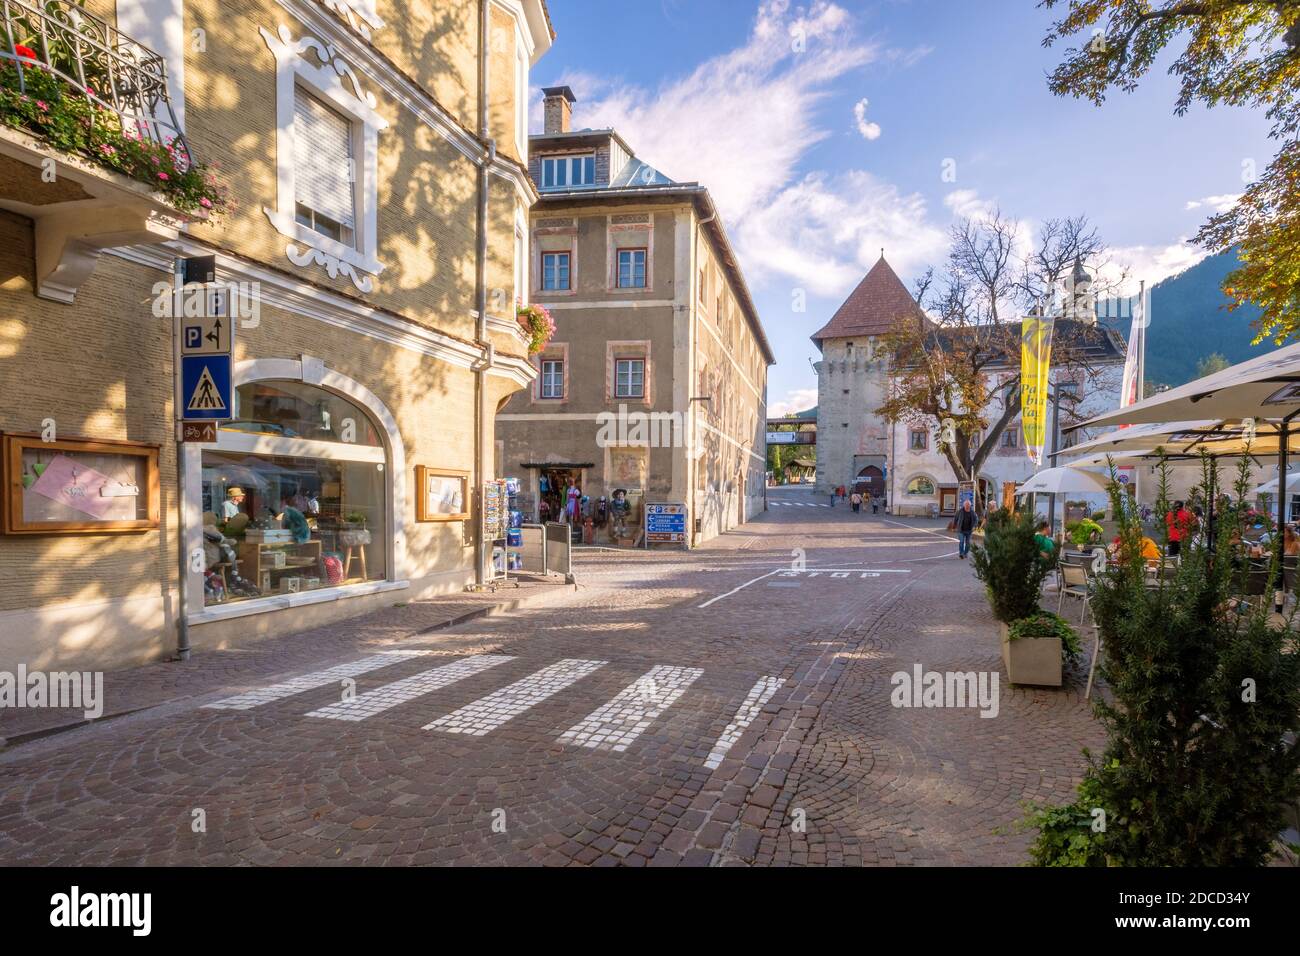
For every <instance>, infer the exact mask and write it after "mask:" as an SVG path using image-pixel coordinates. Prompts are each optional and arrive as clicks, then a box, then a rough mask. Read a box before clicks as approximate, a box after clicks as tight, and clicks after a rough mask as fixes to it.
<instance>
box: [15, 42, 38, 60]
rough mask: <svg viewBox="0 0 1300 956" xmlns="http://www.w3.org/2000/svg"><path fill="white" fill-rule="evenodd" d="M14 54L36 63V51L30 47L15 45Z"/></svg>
mask: <svg viewBox="0 0 1300 956" xmlns="http://www.w3.org/2000/svg"><path fill="white" fill-rule="evenodd" d="M14 53H16V54H18V55H19V56H20V57H22V58H23V59H24V60H31V61H32V62H33V63H35V62H36V51H35V50H33V49H32V48H31V47H29V46H23V45H22V44H21V43H15V44H14Z"/></svg>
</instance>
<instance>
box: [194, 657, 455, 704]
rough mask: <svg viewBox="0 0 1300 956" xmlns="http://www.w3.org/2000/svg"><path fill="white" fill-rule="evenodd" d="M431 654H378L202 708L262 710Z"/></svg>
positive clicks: (251, 691)
mask: <svg viewBox="0 0 1300 956" xmlns="http://www.w3.org/2000/svg"><path fill="white" fill-rule="evenodd" d="M432 653H433V652H432V651H427V650H412V651H380V652H379V653H378V654H374V655H371V656H370V657H363V658H361V660H359V661H352V662H351V663H348V664H340V665H339V666H337V667H330V668H327V669H326V670H323V671H313V672H312V673H310V674H303V675H302V676H301V677H294V678H291V679H290V680H287V681H282V682H281V683H279V684H272V685H271V686H269V687H262V688H259V689H258V690H250V691H249V692H248V693H246V694H240V695H239V696H237V697H227V698H225V699H224V700H218V701H214V702H213V703H211V704H204V705H203V706H204V708H206V709H208V710H252V709H253V708H254V707H261V706H262V705H263V704H269V703H271V701H274V700H283V699H284V698H285V697H292V696H293V695H294V694H301V693H303V692H304V691H309V690H314V689H315V688H317V687H325V686H326V685H328V684H337V683H338V682H339V681H342V680H345V679H347V678H349V677H357V676H359V675H361V674H366V673H369V672H370V671H373V670H378V669H379V668H381V667H388V666H389V665H390V664H396V663H398V662H399V661H403V660H409V659H410V658H412V657H423V656H424V655H426V654H432Z"/></svg>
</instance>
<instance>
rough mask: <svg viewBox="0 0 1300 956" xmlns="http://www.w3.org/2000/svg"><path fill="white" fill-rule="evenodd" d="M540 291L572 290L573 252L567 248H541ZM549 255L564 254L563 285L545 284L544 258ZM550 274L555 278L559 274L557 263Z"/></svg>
mask: <svg viewBox="0 0 1300 956" xmlns="http://www.w3.org/2000/svg"><path fill="white" fill-rule="evenodd" d="M541 255H542V284H541V286H540V289H541V291H542V292H571V291H573V253H572V252H570V251H569V250H568V249H543V250H542V253H541ZM550 256H556V257H558V256H564V260H565V262H564V285H562V286H559V285H557V286H548V285H547V284H546V260H547V258H548V257H550ZM551 271H552V274H554V275H555V276H556V277H557V278H558V276H559V274H560V270H559V267H558V265H557V266H556V268H554V269H553V270H551Z"/></svg>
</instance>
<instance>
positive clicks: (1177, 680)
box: [1030, 459, 1300, 867]
mask: <svg viewBox="0 0 1300 956" xmlns="http://www.w3.org/2000/svg"><path fill="white" fill-rule="evenodd" d="M1202 467H1203V482H1204V486H1203V487H1204V490H1203V493H1204V494H1206V496H1207V498H1208V497H1211V496H1215V495H1217V494H1218V493H1219V492H1220V491H1221V489H1220V486H1219V482H1218V475H1217V467H1216V466H1215V464H1214V463H1213V462H1211V461H1209V460H1208V459H1207V460H1206V461H1204V462H1203V465H1202ZM1160 471H1161V495H1160V498H1161V501H1159V502H1158V503H1157V513H1163V512H1165V511H1166V510H1167V501H1165V500H1164V499H1166V498H1167V495H1165V494H1164V489H1165V488H1166V487H1167V482H1168V469H1167V466H1162V467H1161V470H1160ZM1240 475H1244V476H1245V477H1244V478H1239V482H1238V483H1239V484H1242V483H1243V482H1246V481H1248V480H1249V469H1248V468H1246V467H1245V466H1244V465H1243V467H1242V469H1241V471H1240ZM1112 479H1113V476H1112ZM1239 498H1240V496H1239ZM1111 500H1112V504H1113V506H1114V512H1115V515H1116V517H1117V520H1118V521H1119V523H1120V537H1121V539H1122V549H1123V550H1124V551H1126V552H1128V553H1136V551H1137V549H1138V547H1139V541H1140V535H1141V530H1140V526H1139V522H1138V519H1137V516H1136V514H1135V510H1134V507H1133V505H1132V502H1131V501H1130V499H1129V497H1128V495H1127V494H1125V493H1124V492H1122V491H1121V490H1120V489H1119V485H1118V482H1115V481H1114V480H1112V487H1111ZM1217 518H1218V520H1217V521H1216V527H1215V529H1214V530H1215V542H1216V546H1215V548H1214V550H1213V551H1211V550H1209V549H1208V548H1206V547H1189V548H1185V549H1184V550H1183V556H1182V560H1181V562H1180V563H1179V564H1178V566H1177V568H1176V570H1175V572H1174V574H1173V576H1172V577H1171V578H1168V579H1165V580H1163V581H1162V583H1161V584H1160V586H1158V587H1148V586H1146V583H1145V581H1144V572H1143V568H1142V564H1141V562H1139V561H1130V562H1127V563H1125V564H1120V565H1118V566H1116V567H1114V568H1112V569H1111V570H1109V571H1107V572H1106V573H1105V574H1104V575H1102V576H1101V577H1100V578H1099V579H1098V582H1097V584H1096V585H1095V587H1094V590H1093V596H1092V601H1091V606H1092V611H1093V614H1094V616H1095V618H1096V621H1097V626H1098V627H1099V628H1100V630H1101V635H1102V638H1103V643H1104V646H1105V653H1104V654H1103V656H1102V659H1101V661H1100V663H1099V665H1098V672H1099V674H1100V675H1101V677H1102V679H1103V680H1104V682H1105V684H1106V685H1107V687H1108V688H1109V693H1108V694H1103V695H1098V696H1095V697H1094V698H1093V707H1094V711H1095V713H1096V715H1097V717H1098V718H1099V720H1100V721H1101V724H1102V726H1103V727H1104V729H1105V731H1106V746H1105V750H1104V751H1103V753H1102V754H1101V755H1100V756H1094V755H1093V754H1091V753H1089V752H1088V751H1086V750H1085V751H1084V754H1085V756H1086V758H1087V769H1086V771H1085V774H1084V779H1083V783H1082V784H1081V785H1080V787H1079V791H1078V793H1079V798H1078V800H1077V801H1075V802H1073V803H1071V804H1070V805H1068V806H1066V807H1056V808H1040V809H1039V810H1038V812H1037V815H1036V816H1034V817H1033V818H1031V822H1033V823H1036V824H1037V825H1039V826H1040V827H1041V829H1040V832H1039V835H1038V838H1037V840H1036V842H1035V844H1034V846H1033V848H1032V850H1031V853H1030V856H1031V859H1032V860H1033V862H1035V863H1037V864H1039V865H1044V866H1058V865H1087V864H1091V863H1095V862H1097V861H1099V860H1104V861H1105V862H1106V863H1107V864H1109V865H1120V866H1160V867H1166V866H1167V867H1175V866H1214V867H1221V866H1258V865H1262V864H1264V863H1267V862H1268V861H1269V860H1270V858H1271V856H1272V853H1273V850H1274V846H1275V841H1276V840H1277V838H1278V835H1279V834H1280V833H1281V832H1282V831H1283V830H1284V829H1285V827H1286V813H1287V807H1288V805H1291V804H1294V803H1295V802H1296V800H1297V798H1298V797H1300V774H1298V771H1300V750H1297V747H1296V744H1295V740H1296V733H1297V731H1300V632H1298V631H1297V629H1296V626H1295V620H1294V617H1292V618H1289V619H1285V620H1282V621H1279V620H1277V619H1276V618H1274V617H1272V616H1271V615H1270V611H1271V608H1269V607H1267V606H1264V607H1252V606H1251V605H1248V604H1246V603H1245V602H1243V601H1242V600H1241V593H1240V587H1241V583H1242V578H1241V576H1240V572H1239V571H1237V570H1236V569H1237V566H1238V565H1239V564H1240V562H1234V555H1233V554H1232V551H1231V547H1230V544H1229V533H1230V530H1231V528H1232V527H1233V523H1234V522H1236V521H1238V520H1239V518H1238V514H1237V509H1231V510H1229V511H1227V512H1226V513H1223V512H1221V513H1219V514H1218V516H1217ZM1274 571H1276V559H1275V561H1274ZM1269 591H1270V593H1271V586H1270V589H1269ZM1098 812H1100V814H1101V815H1102V817H1103V818H1104V820H1105V827H1104V830H1102V831H1100V832H1098V831H1096V830H1095V829H1094V826H1095V825H1094V824H1093V823H1092V822H1091V821H1095V820H1096V819H1098ZM1085 821H1087V824H1086V826H1085ZM1081 828H1082V829H1081Z"/></svg>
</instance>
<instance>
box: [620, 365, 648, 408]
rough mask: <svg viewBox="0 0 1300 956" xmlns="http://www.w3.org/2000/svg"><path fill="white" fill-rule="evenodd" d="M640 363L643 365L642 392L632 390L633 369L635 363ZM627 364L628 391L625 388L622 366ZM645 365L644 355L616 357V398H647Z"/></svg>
mask: <svg viewBox="0 0 1300 956" xmlns="http://www.w3.org/2000/svg"><path fill="white" fill-rule="evenodd" d="M636 363H639V364H640V366H641V390H640V392H633V391H632V371H633V365H634V364H636ZM625 365H626V366H627V391H624V390H623V383H622V382H621V381H620V379H621V377H622V366H625ZM645 367H646V361H645V358H644V357H640V356H629V357H627V358H615V359H614V397H615V398H645Z"/></svg>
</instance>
